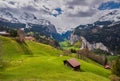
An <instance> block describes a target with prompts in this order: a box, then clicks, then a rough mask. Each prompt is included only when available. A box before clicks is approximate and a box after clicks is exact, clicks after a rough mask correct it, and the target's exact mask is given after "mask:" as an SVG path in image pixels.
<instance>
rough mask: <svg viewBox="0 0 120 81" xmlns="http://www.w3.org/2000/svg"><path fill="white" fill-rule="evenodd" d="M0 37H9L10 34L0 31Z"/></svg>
mask: <svg viewBox="0 0 120 81" xmlns="http://www.w3.org/2000/svg"><path fill="white" fill-rule="evenodd" d="M0 35H2V36H10V33H7V32H6V31H0Z"/></svg>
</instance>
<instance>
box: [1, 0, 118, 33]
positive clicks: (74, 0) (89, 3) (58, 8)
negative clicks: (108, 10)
mask: <svg viewBox="0 0 120 81" xmlns="http://www.w3.org/2000/svg"><path fill="white" fill-rule="evenodd" d="M108 1H115V2H118V3H119V2H120V0H0V7H1V8H6V7H8V8H10V9H17V10H24V11H27V12H30V13H34V14H35V15H36V16H37V17H39V18H44V19H47V20H49V21H51V22H52V24H54V25H55V26H56V28H57V29H58V30H59V31H61V30H62V31H66V30H67V29H69V28H74V27H76V26H78V25H80V24H86V23H90V22H92V21H93V20H92V17H93V16H94V15H96V14H97V12H99V11H100V10H99V9H98V7H99V6H100V5H101V4H102V3H105V2H108Z"/></svg>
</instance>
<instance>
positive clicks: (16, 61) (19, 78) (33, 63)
mask: <svg viewBox="0 0 120 81" xmlns="http://www.w3.org/2000/svg"><path fill="white" fill-rule="evenodd" d="M0 43H1V44H0V46H1V47H0V50H1V51H0V53H1V54H2V59H3V60H4V61H8V62H9V63H8V65H7V66H6V69H5V70H3V71H1V72H0V81H110V80H109V78H108V77H109V75H110V71H109V70H106V69H104V68H103V67H101V66H97V65H95V64H94V63H90V62H89V63H88V62H85V61H83V60H80V59H77V60H78V61H79V62H80V64H81V72H76V71H73V70H72V69H71V68H68V67H66V66H64V64H63V60H65V59H70V58H72V57H68V56H62V57H60V56H59V54H61V53H62V51H60V50H57V49H55V48H53V47H51V46H48V45H44V44H41V43H37V42H32V41H26V43H25V44H19V43H17V42H15V41H14V40H13V39H11V38H5V37H0Z"/></svg>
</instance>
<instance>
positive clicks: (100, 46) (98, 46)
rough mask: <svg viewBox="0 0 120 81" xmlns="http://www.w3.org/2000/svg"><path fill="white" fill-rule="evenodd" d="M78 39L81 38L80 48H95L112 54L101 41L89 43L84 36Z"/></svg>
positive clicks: (90, 49)
mask: <svg viewBox="0 0 120 81" xmlns="http://www.w3.org/2000/svg"><path fill="white" fill-rule="evenodd" d="M80 39H81V40H82V46H81V48H80V49H81V50H82V49H84V48H88V50H89V51H92V50H95V49H100V50H103V51H106V52H109V53H111V54H113V53H112V52H110V51H109V49H108V48H107V47H106V46H105V45H104V44H103V43H101V42H98V43H93V44H91V43H89V42H88V41H87V40H86V39H85V38H84V37H82V36H81V37H80Z"/></svg>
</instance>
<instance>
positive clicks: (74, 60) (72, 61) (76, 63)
mask: <svg viewBox="0 0 120 81" xmlns="http://www.w3.org/2000/svg"><path fill="white" fill-rule="evenodd" d="M67 61H68V62H69V63H70V64H71V65H72V66H73V67H77V66H79V65H80V63H79V62H78V61H77V60H76V59H75V58H72V59H70V60H67Z"/></svg>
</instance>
